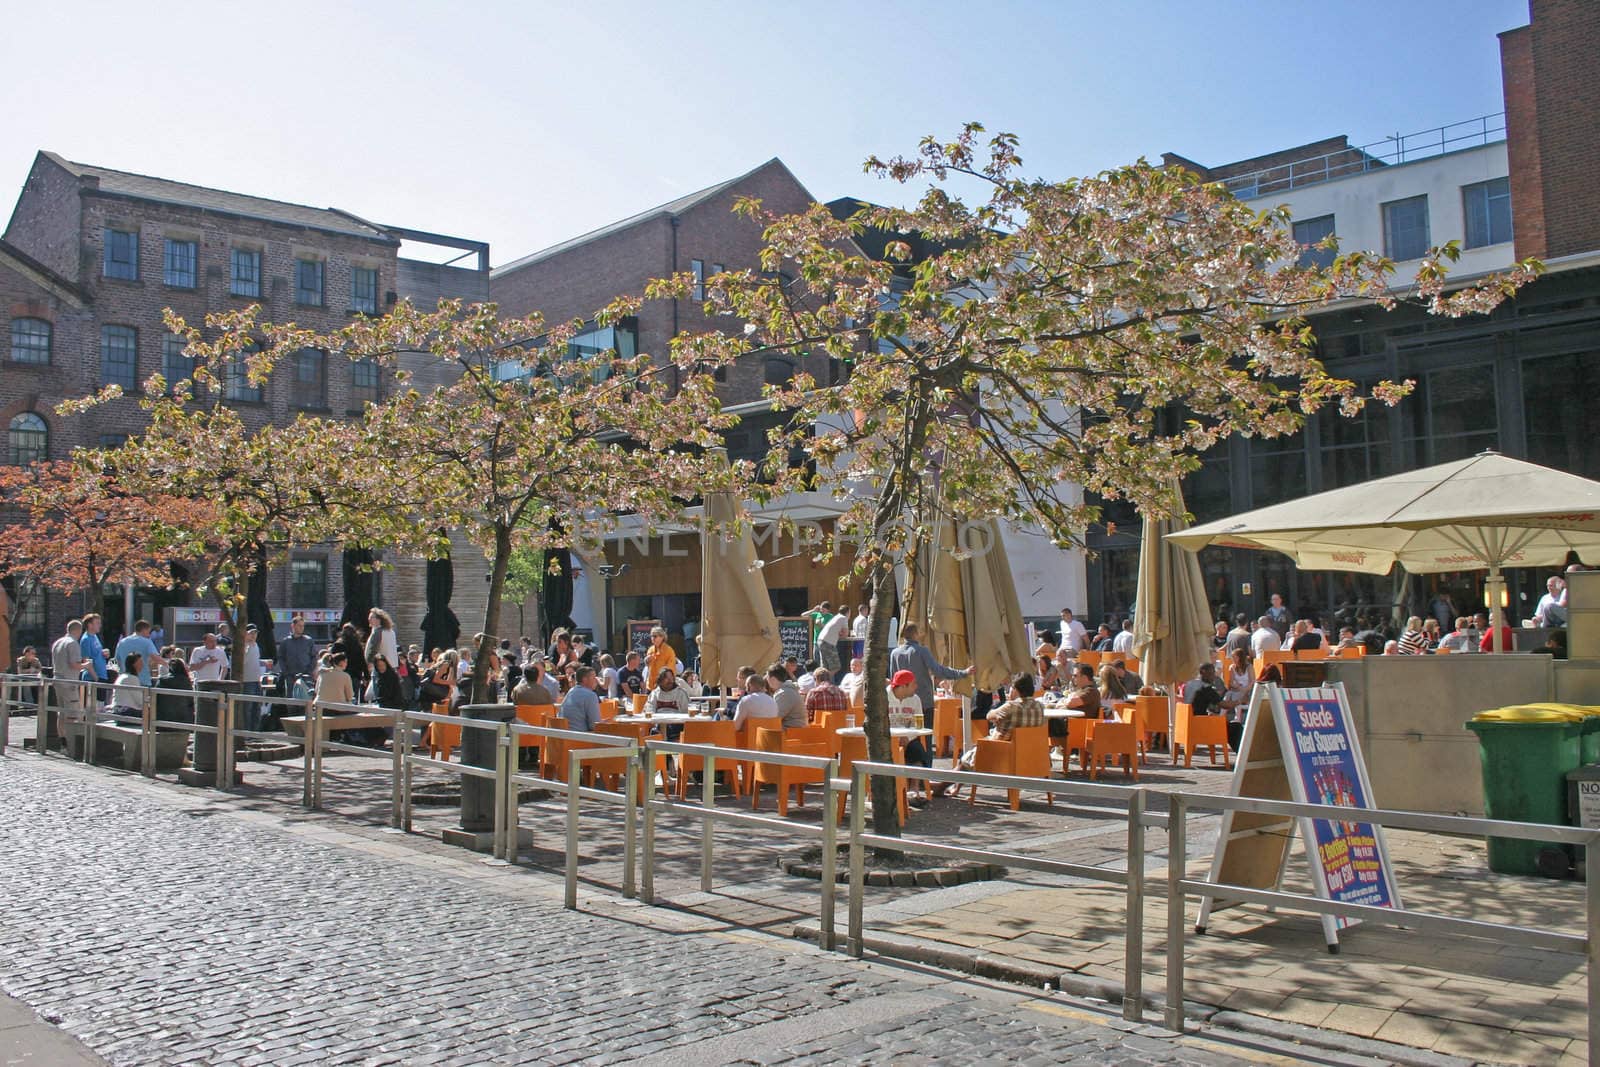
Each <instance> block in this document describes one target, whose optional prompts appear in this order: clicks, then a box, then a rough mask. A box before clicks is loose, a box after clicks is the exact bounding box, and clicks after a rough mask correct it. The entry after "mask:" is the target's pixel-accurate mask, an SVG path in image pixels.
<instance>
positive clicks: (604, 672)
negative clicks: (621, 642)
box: [600, 652, 621, 700]
mask: <svg viewBox="0 0 1600 1067" xmlns="http://www.w3.org/2000/svg"><path fill="white" fill-rule="evenodd" d="M619 677H621V676H620V675H619V674H618V672H617V661H616V660H614V659H612V658H611V653H609V652H607V653H605V654H604V655H602V656H601V657H600V687H601V688H602V689H604V690H605V691H606V696H607V697H608V698H609V699H611V700H615V699H617V679H618V678H619Z"/></svg>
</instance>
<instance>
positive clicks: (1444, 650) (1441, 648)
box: [1433, 645, 1450, 656]
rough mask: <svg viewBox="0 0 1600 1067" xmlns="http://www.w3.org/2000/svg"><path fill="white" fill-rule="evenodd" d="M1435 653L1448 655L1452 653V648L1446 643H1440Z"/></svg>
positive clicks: (1436, 654)
mask: <svg viewBox="0 0 1600 1067" xmlns="http://www.w3.org/2000/svg"><path fill="white" fill-rule="evenodd" d="M1433 654H1434V655H1435V656H1448V655H1449V654H1450V649H1448V648H1447V647H1445V646H1444V645H1440V646H1439V647H1438V648H1436V649H1434V650H1433Z"/></svg>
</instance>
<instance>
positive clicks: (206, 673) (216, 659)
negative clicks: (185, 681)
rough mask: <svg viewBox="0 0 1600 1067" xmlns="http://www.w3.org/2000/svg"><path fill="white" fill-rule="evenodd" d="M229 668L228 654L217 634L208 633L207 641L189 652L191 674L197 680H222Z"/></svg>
mask: <svg viewBox="0 0 1600 1067" xmlns="http://www.w3.org/2000/svg"><path fill="white" fill-rule="evenodd" d="M227 669H228V654H227V653H226V652H224V651H223V650H222V647H221V646H220V645H218V644H217V635H216V634H206V636H205V643H204V644H202V645H200V646H199V647H198V648H196V649H195V650H194V651H193V652H190V653H189V676H190V677H191V678H193V679H194V680H195V681H196V682H220V681H221V680H222V676H223V674H224V673H225V672H226V671H227Z"/></svg>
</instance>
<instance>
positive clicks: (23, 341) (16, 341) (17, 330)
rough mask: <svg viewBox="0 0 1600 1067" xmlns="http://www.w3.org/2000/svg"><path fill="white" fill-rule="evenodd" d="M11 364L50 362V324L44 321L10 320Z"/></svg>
mask: <svg viewBox="0 0 1600 1067" xmlns="http://www.w3.org/2000/svg"><path fill="white" fill-rule="evenodd" d="M11 362H13V363H49V362H50V324H49V323H48V322H46V321H45V320H44V319H12V320H11Z"/></svg>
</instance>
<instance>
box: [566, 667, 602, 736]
mask: <svg viewBox="0 0 1600 1067" xmlns="http://www.w3.org/2000/svg"><path fill="white" fill-rule="evenodd" d="M596 684H597V683H596V681H595V674H594V668H593V667H579V668H578V673H577V682H576V683H575V684H574V685H573V687H572V689H571V690H570V691H568V693H567V696H566V699H564V700H563V701H562V702H561V717H562V718H563V719H566V720H567V729H569V730H581V731H583V732H584V733H590V734H592V733H594V728H595V725H596V724H597V723H598V722H599V721H600V694H599V693H597V692H595V686H596Z"/></svg>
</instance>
